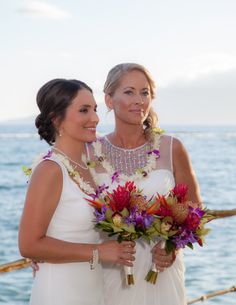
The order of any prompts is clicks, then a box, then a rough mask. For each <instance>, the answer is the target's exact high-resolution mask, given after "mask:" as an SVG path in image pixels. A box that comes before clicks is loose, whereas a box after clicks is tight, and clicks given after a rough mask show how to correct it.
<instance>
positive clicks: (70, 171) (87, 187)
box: [24, 147, 95, 195]
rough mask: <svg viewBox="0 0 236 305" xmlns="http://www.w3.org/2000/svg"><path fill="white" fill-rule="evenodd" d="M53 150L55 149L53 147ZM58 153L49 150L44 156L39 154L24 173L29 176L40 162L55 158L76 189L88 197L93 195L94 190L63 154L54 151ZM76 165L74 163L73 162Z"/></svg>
mask: <svg viewBox="0 0 236 305" xmlns="http://www.w3.org/2000/svg"><path fill="white" fill-rule="evenodd" d="M54 149H55V147H54ZM55 150H56V151H58V153H56V152H54V151H53V150H50V151H49V152H48V153H47V154H46V155H45V154H40V155H39V156H38V157H37V158H35V160H34V162H33V164H32V167H31V168H29V169H27V168H26V169H25V170H24V171H25V173H26V174H28V175H31V173H32V171H33V170H34V168H35V167H36V166H37V165H38V164H39V163H40V162H41V161H42V160H47V159H49V160H50V159H52V160H53V158H55V159H56V160H57V161H59V162H60V163H62V164H63V165H64V166H65V168H66V170H67V172H68V174H69V176H70V177H71V178H72V179H73V180H74V181H75V182H76V184H77V185H78V187H79V188H80V189H81V190H82V191H83V192H84V193H86V194H88V195H90V194H93V193H95V190H94V188H93V187H92V186H91V185H90V184H89V182H86V181H84V179H83V177H82V176H81V175H80V173H79V172H78V171H77V170H75V168H74V167H73V166H72V165H71V163H70V162H71V160H70V158H68V157H67V156H66V154H64V153H63V152H62V151H60V150H59V149H58V148H56V149H55ZM75 163H76V162H75Z"/></svg>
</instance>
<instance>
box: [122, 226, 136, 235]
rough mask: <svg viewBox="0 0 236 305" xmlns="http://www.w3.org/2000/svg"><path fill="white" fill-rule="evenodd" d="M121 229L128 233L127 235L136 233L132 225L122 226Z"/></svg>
mask: <svg viewBox="0 0 236 305" xmlns="http://www.w3.org/2000/svg"><path fill="white" fill-rule="evenodd" d="M122 229H123V230H124V231H126V232H129V233H136V231H135V228H134V225H133V224H130V225H127V224H123V225H122Z"/></svg>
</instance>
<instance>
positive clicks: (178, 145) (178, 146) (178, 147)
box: [173, 137, 186, 153]
mask: <svg viewBox="0 0 236 305" xmlns="http://www.w3.org/2000/svg"><path fill="white" fill-rule="evenodd" d="M185 150H186V149H185V147H184V145H183V143H182V142H181V140H180V139H177V138H175V137H173V151H174V152H175V153H181V152H183V151H185Z"/></svg>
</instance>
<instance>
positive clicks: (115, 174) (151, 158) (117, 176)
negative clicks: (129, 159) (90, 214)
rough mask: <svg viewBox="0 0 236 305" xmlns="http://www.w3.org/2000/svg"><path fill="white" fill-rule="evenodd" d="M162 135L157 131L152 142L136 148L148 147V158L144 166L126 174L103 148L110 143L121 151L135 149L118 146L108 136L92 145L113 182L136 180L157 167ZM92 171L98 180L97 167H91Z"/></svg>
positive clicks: (99, 161) (136, 149) (125, 151)
mask: <svg viewBox="0 0 236 305" xmlns="http://www.w3.org/2000/svg"><path fill="white" fill-rule="evenodd" d="M160 136H161V134H160V133H155V136H154V137H153V141H152V142H150V143H149V142H146V143H144V145H142V146H140V147H137V148H135V151H138V150H145V149H146V156H145V158H146V160H145V162H144V165H143V166H142V167H140V168H134V169H133V170H134V173H133V174H125V173H124V172H121V171H119V170H117V168H115V167H114V166H113V164H111V162H110V160H108V158H107V154H105V153H104V152H103V149H102V148H104V147H105V146H106V145H107V143H108V145H110V147H113V148H114V149H116V150H118V149H119V151H123V152H124V153H129V152H132V151H133V149H132V150H129V149H128V150H126V149H123V148H118V147H117V146H115V145H113V144H112V143H110V141H109V140H108V139H107V137H105V138H99V139H98V140H97V141H96V142H93V143H92V146H93V148H94V154H95V157H96V161H97V162H98V163H100V164H101V165H102V167H103V168H104V169H105V170H106V173H107V174H108V175H109V176H110V177H111V181H112V183H113V182H115V181H116V182H120V180H124V181H128V180H131V181H134V182H136V181H138V180H140V179H142V178H144V177H147V176H148V174H149V173H150V172H151V171H152V170H154V169H155V168H156V160H157V159H158V158H159V157H160V152H159V147H160ZM147 148H150V150H149V151H148V149H147ZM125 160H126V159H125ZM90 171H91V174H92V176H93V178H94V180H95V182H97V181H98V179H97V178H96V170H95V168H94V167H90Z"/></svg>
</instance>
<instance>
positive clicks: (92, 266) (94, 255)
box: [89, 248, 99, 270]
mask: <svg viewBox="0 0 236 305" xmlns="http://www.w3.org/2000/svg"><path fill="white" fill-rule="evenodd" d="M98 257H99V255H98V249H97V248H94V249H93V252H92V258H91V260H90V261H89V264H90V270H94V269H95V268H96V267H97V264H98Z"/></svg>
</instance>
